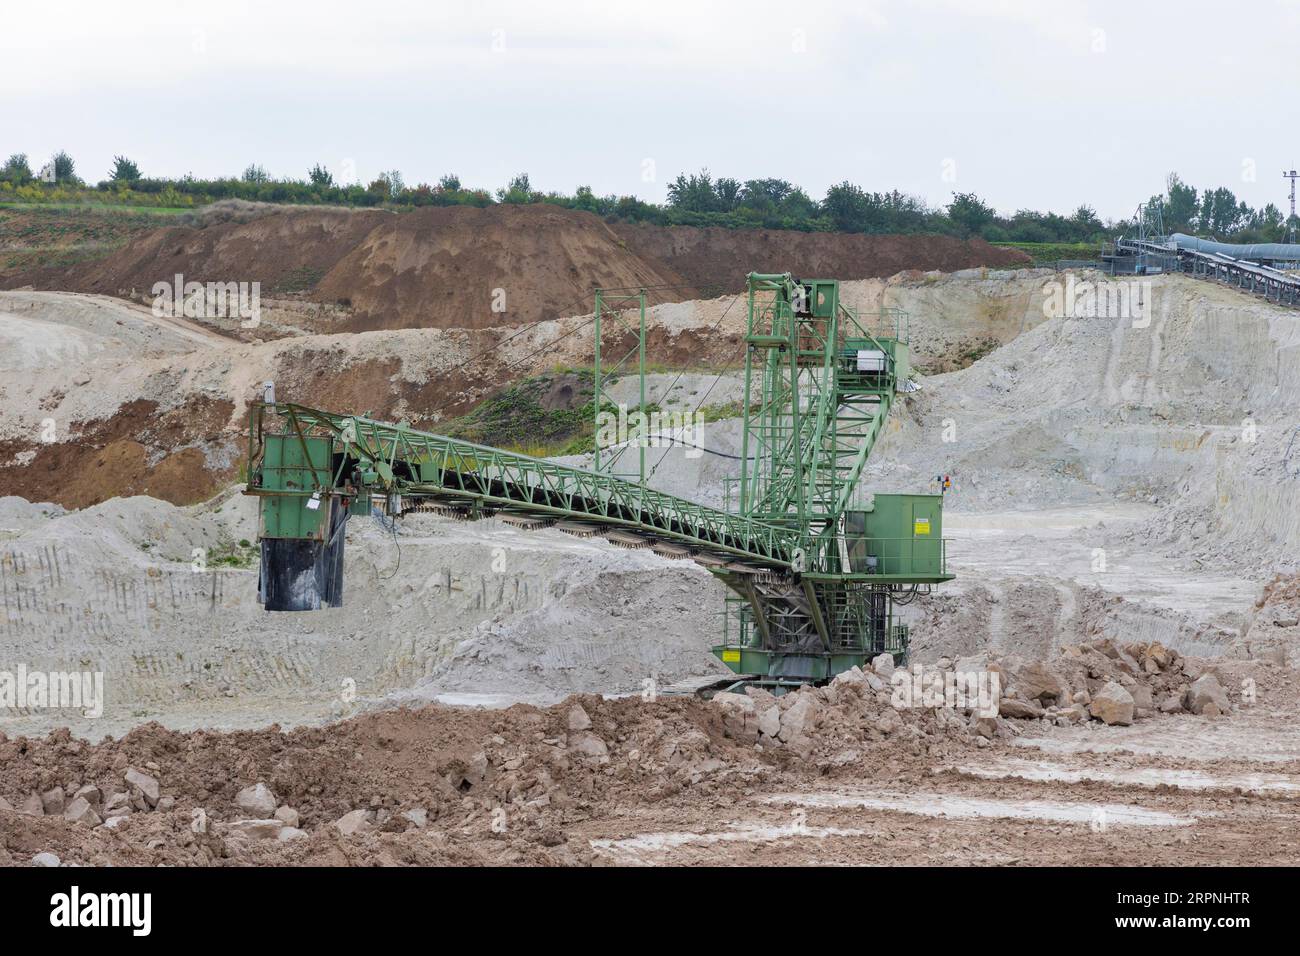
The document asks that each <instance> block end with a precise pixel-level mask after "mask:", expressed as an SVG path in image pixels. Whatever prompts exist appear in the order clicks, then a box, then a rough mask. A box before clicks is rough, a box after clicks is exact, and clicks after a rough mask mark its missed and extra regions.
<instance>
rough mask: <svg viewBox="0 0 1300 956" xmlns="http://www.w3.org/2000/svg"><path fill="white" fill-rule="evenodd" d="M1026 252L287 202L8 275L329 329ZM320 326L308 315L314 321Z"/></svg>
mask: <svg viewBox="0 0 1300 956" xmlns="http://www.w3.org/2000/svg"><path fill="white" fill-rule="evenodd" d="M1028 264H1029V259H1028V257H1027V256H1025V255H1024V254H1023V253H1020V252H1016V251H1013V250H1008V249H999V248H995V247H993V246H990V245H988V244H987V243H984V242H981V241H972V242H963V241H961V240H957V239H951V238H946V237H942V236H863V235H847V234H839V233H802V232H781V231H772V230H729V229H720V228H709V229H695V228H690V227H678V226H671V227H660V226H634V225H619V224H615V225H610V224H607V223H606V222H605V221H603V220H602V219H600V218H599V217H597V216H594V215H592V214H591V213H586V212H579V211H577V210H572V209H563V208H560V207H558V206H551V205H547V204H535V205H530V206H512V205H501V206H491V207H488V208H484V209H479V208H472V207H464V206H457V207H446V208H438V207H435V208H424V209H417V210H414V211H412V212H408V213H401V214H396V213H391V212H385V211H378V210H362V211H354V210H346V209H321V208H311V209H276V210H275V211H272V212H268V213H265V214H259V215H258V216H257V217H256V218H253V219H251V220H247V221H211V222H206V224H204V223H201V224H198V225H181V226H169V227H166V228H162V229H158V230H155V231H153V232H150V233H147V234H145V235H143V236H140V237H138V238H136V239H134V240H133V241H131V242H130V243H129V244H128V245H127V246H126V247H125V248H123V249H121V250H119V251H117V252H115V253H113V254H112V255H109V256H107V257H106V258H103V259H99V260H97V261H94V262H82V263H78V264H74V265H70V266H67V267H47V268H42V269H36V270H33V271H28V272H21V273H18V274H15V275H10V276H8V277H5V278H3V279H0V287H3V288H20V287H22V286H26V285H31V286H32V287H34V288H37V289H49V290H62V291H76V292H97V293H102V294H107V295H117V296H129V297H133V298H139V297H140V296H147V294H148V293H149V290H150V289H151V288H152V287H153V285H154V283H156V282H171V281H173V279H174V277H175V275H176V274H178V273H179V274H182V275H184V277H185V279H186V280H187V281H198V282H260V283H261V288H262V295H263V297H264V298H265V297H271V296H277V295H278V296H284V295H292V294H303V295H305V296H307V297H308V298H309V299H311V300H314V301H316V302H320V303H324V304H328V305H342V306H344V307H345V308H347V309H350V312H351V314H350V318H348V319H347V320H346V321H345V322H343V323H341V324H331V326H330V327H329V328H320V329H315V331H329V332H338V331H351V332H361V331H371V330H376V329H407V328H471V329H482V328H490V327H499V326H502V325H517V324H521V323H532V322H537V321H541V320H545V319H553V318H559V317H563V316H567V315H581V314H584V313H585V312H587V311H589V310H590V309H591V299H592V292H593V290H594V289H596V288H606V289H614V288H640V287H645V288H647V289H649V290H650V302H651V304H656V303H660V302H680V301H685V300H689V299H696V298H701V297H704V296H705V295H706V294H708V295H717V294H719V293H721V292H726V291H732V292H734V291H739V290H740V289H741V287H742V286H743V284H744V276H745V274H746V273H748V272H751V271H787V270H788V271H792V272H795V273H796V274H801V275H805V276H810V277H811V276H816V277H824V278H838V279H861V278H870V277H877V276H887V275H893V274H894V273H897V272H900V271H904V270H908V269H919V270H932V269H941V270H953V269H962V268H968V267H975V266H1021V265H1028ZM308 324H310V323H308Z"/></svg>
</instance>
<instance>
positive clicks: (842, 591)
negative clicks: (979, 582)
mask: <svg viewBox="0 0 1300 956" xmlns="http://www.w3.org/2000/svg"><path fill="white" fill-rule="evenodd" d="M634 301H635V303H636V306H634V308H633V310H632V311H633V312H635V311H636V309H637V308H638V307H639V314H636V315H634V316H633V318H634V319H639V325H637V324H636V323H635V322H633V323H631V324H630V325H629V326H628V327H629V328H631V329H632V332H633V335H634V337H635V340H636V346H635V348H636V349H637V350H638V354H639V359H640V361H639V363H638V368H639V373H640V375H641V376H642V392H641V394H642V403H643V407H644V396H645V385H644V375H645V361H644V359H645V329H646V295H645V292H644V290H642V291H641V292H640V294H639V295H637V296H635V297H634ZM611 303H615V304H616V308H619V309H621V308H622V306H624V305H626V304H627V300H626V297H624V298H620V297H619V296H610V295H608V294H603V293H599V292H598V293H597V307H596V312H595V319H596V341H597V348H596V353H597V358H596V361H597V402H596V408H597V413H598V414H599V413H600V410H601V406H602V402H601V400H600V399H601V397H602V394H603V390H602V388H601V381H602V379H601V366H600V363H601V356H600V346H599V343H600V340H601V334H602V333H601V322H600V319H601V317H602V315H605V316H608V315H611V314H613V313H611V312H610V311H609V310H610V308H611V305H610V304H611ZM747 303H748V316H747V320H746V332H745V338H744V346H745V356H746V357H745V367H744V399H743V415H744V431H743V438H742V447H741V454H740V475H739V477H738V481H737V486H738V487H737V493H736V494H735V495H731V496H729V499H728V503H727V507H725V508H711V507H706V506H704V505H700V504H696V503H694V502H691V501H688V500H685V499H683V498H679V497H676V496H673V495H668V494H665V493H663V492H661V491H657V490H655V489H653V488H651V487H649V486H648V485H647V483H646V476H645V466H644V461H645V458H644V448H645V444H646V443H647V441H648V436H646V435H645V434H642V435H641V436H639V437H638V439H637V442H636V444H639V445H640V449H639V450H640V452H641V462H642V464H641V469H640V474H639V476H638V477H637V478H636V479H635V480H630V479H628V478H624V477H619V476H617V475H615V474H613V473H612V469H610V468H608V467H607V468H605V469H603V470H602V469H600V467H599V462H600V456H599V455H597V463H598V467H597V469H596V470H587V469H582V468H575V467H571V466H567V465H561V464H557V463H555V462H553V461H548V460H546V459H540V458H534V457H531V456H528V455H523V454H519V453H517V452H511V451H506V450H503V449H499V448H491V447H486V446H481V445H475V444H473V443H470V442H466V441H462V440H459V439H454V438H448V437H445V436H442V435H436V434H432V433H429V432H424V431H419V430H416V429H413V428H410V427H408V426H406V425H393V424H386V423H383V422H378V421H374V420H372V419H369V418H366V417H363V416H357V415H346V414H336V413H331V412H325V411H320V410H316V409H312V408H306V407H304V406H300V405H295V404H285V403H277V402H275V399H274V395H273V394H268V395H266V396H265V397H264V400H263V401H261V402H257V403H254V405H253V406H252V409H251V412H250V419H249V435H248V476H249V478H248V484H247V488H246V493H247V494H251V495H256V496H258V497H260V498H261V534H260V539H261V574H260V578H259V599H260V600H261V602H262V603H263V605H264V606H265V607H266V609H267V610H268V611H297V610H311V609H317V608H320V607H322V606H338V605H340V604H341V603H342V600H343V546H344V539H345V529H346V525H347V522H348V519H349V517H350V516H353V515H367V516H368V515H371V514H372V512H373V511H375V510H376V509H378V510H381V511H382V513H383V514H385V515H387V516H388V519H389V520H395V519H396V518H397V517H399V516H400V515H403V514H409V513H411V512H420V511H424V512H428V511H432V512H436V513H439V514H443V515H448V516H453V517H457V518H462V519H474V518H479V517H486V516H491V515H500V516H501V517H502V518H503V520H505V521H507V522H509V523H511V524H513V525H515V526H516V527H520V528H526V529H534V528H545V527H558V528H559V529H560V530H564V531H570V532H573V533H579V534H584V535H604V536H607V537H610V538H611V540H615V541H616V542H617V543H619V544H622V545H623V546H625V547H626V546H634V547H636V546H639V547H652V548H654V549H655V550H657V551H659V552H660V553H662V554H665V555H668V556H673V557H690V558H692V559H693V560H695V561H696V562H697V563H699V564H701V565H702V566H704V567H706V568H708V570H709V571H710V572H712V573H713V574H714V575H716V576H717V577H718V578H720V579H721V580H722V581H723V582H725V584H726V585H727V588H728V590H729V594H728V597H727V599H726V607H725V613H724V615H723V621H724V626H723V635H722V640H721V642H720V643H719V644H718V645H716V646H715V647H714V648H713V653H714V654H715V655H716V656H717V657H718V658H719V659H720V660H721V661H722V662H723V663H724V664H726V665H727V666H728V667H729V668H730V669H731V670H732V671H734V672H735V674H736V675H737V676H736V677H735V678H734V679H733V680H731V681H729V682H728V683H730V684H732V685H733V686H734V685H739V684H745V683H753V684H759V685H762V686H766V687H768V688H770V689H772V690H774V691H776V692H778V693H780V692H782V691H784V690H787V689H789V688H792V687H796V686H799V685H801V684H804V683H810V682H812V683H821V682H825V681H827V680H829V679H830V678H832V677H834V676H835V675H836V674H838V673H840V672H842V671H845V670H848V669H850V668H852V667H854V666H863V665H865V664H868V663H870V661H871V659H872V658H873V657H875V656H876V655H879V654H882V653H889V654H892V655H893V656H894V658H895V660H896V661H899V662H902V661H904V660H905V659H906V654H907V643H908V629H907V625H906V624H904V623H902V622H901V621H899V620H898V619H897V616H896V613H895V608H896V606H898V605H900V604H905V603H908V602H909V601H911V600H912V599H913V598H914V597H915V596H916V595H918V594H923V593H927V592H928V591H929V590H930V589H931V588H932V587H933V586H934V585H936V584H939V583H941V582H943V581H948V580H951V579H952V577H953V575H951V574H949V573H948V571H947V554H946V545H945V540H944V538H943V495H942V493H938V494H934V493H911V494H883V493H872V492H870V491H868V490H867V489H866V488H865V487H864V484H863V481H862V477H863V470H864V468H865V466H866V462H867V459H868V457H869V455H870V454H871V450H872V448H873V447H874V446H875V443H876V441H877V440H878V439H879V438H880V436H881V434H882V432H883V429H884V427H885V423H886V421H887V419H888V416H889V411H890V408H891V407H892V405H893V402H894V397H895V395H896V394H897V393H898V392H899V390H900V389H903V388H905V387H906V384H907V382H908V376H909V372H910V366H909V359H908V329H907V316H906V315H905V314H904V313H901V312H898V311H896V310H882V311H880V312H875V313H871V314H869V315H865V314H859V313H857V312H856V311H854V310H852V309H850V308H849V307H847V306H846V305H845V304H844V303H843V302H841V301H840V287H839V283H838V282H837V281H835V280H823V279H811V280H809V279H803V280H801V279H796V278H794V277H793V276H791V275H790V274H789V273H785V274H750V275H749V276H748V291H747ZM638 336H639V337H638ZM607 460H608V458H607ZM732 499H734V500H732Z"/></svg>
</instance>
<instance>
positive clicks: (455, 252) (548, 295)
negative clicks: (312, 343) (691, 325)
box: [315, 204, 697, 331]
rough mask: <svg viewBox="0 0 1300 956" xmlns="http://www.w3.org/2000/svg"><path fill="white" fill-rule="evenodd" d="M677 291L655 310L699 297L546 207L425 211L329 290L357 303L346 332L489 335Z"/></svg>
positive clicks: (354, 255) (589, 225) (608, 237)
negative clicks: (595, 300)
mask: <svg viewBox="0 0 1300 956" xmlns="http://www.w3.org/2000/svg"><path fill="white" fill-rule="evenodd" d="M664 285H668V286H674V287H678V288H674V289H671V290H668V291H667V292H661V293H654V294H652V298H651V302H652V303H656V302H663V301H677V300H680V299H691V298H696V297H697V293H696V290H694V289H693V288H690V287H689V286H688V284H687V283H686V282H685V280H684V279H682V277H681V276H680V275H679V274H678V273H676V272H674V271H671V270H669V269H665V268H664V267H662V266H661V265H660V264H659V263H657V262H655V261H654V260H653V259H648V258H646V257H640V256H637V255H636V254H635V253H634V252H631V251H629V250H628V249H626V248H625V247H624V244H623V243H622V242H620V241H619V238H618V237H617V236H616V235H615V234H614V232H613V231H612V230H611V229H610V227H609V226H607V225H606V224H605V223H604V222H602V221H601V220H600V219H598V218H597V217H596V216H593V215H591V214H589V213H584V212H576V211H574V210H570V209H561V208H559V207H556V206H549V205H545V204H538V205H532V206H496V207H493V208H490V209H475V208H471V207H467V206H456V207H448V208H430V209H419V210H416V211H415V212H411V213H407V214H406V215H403V216H397V217H393V218H392V219H390V220H388V221H386V222H384V223H382V224H381V225H380V226H379V227H377V228H375V229H374V230H372V231H371V232H370V233H369V234H368V235H367V236H366V237H365V239H363V240H362V241H361V243H360V244H359V245H358V246H357V247H356V248H355V249H353V250H352V251H351V252H350V253H349V254H348V255H347V256H346V257H345V258H344V259H343V260H342V261H341V262H339V264H338V265H337V266H336V267H335V268H334V269H332V270H331V271H330V273H329V274H328V275H327V276H325V278H324V279H323V280H322V281H321V283H320V285H319V286H318V287H317V290H316V293H315V295H316V297H317V298H319V299H321V300H323V301H338V300H347V301H349V302H350V303H351V305H352V308H353V310H354V314H353V317H352V319H351V321H350V322H348V323H347V324H346V325H345V328H347V329H349V330H351V331H363V330H369V329H409V328H427V327H429V326H436V327H442V328H457V327H460V328H486V327H489V326H497V325H502V324H518V323H526V322H537V321H541V320H544V319H554V318H559V317H561V316H565V315H576V314H579V313H582V312H585V311H586V310H587V309H589V308H590V307H591V292H592V289H593V288H625V287H640V286H648V287H655V286H664Z"/></svg>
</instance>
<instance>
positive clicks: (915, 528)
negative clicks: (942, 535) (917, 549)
mask: <svg viewBox="0 0 1300 956" xmlns="http://www.w3.org/2000/svg"><path fill="white" fill-rule="evenodd" d="M929 533H930V519H929V518H917V519H916V520H915V521H913V522H912V536H913V537H918V536H920V535H928V534H929Z"/></svg>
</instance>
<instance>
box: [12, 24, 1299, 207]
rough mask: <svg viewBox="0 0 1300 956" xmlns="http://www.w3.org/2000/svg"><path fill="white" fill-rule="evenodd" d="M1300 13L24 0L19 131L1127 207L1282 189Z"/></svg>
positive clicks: (594, 174)
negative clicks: (1186, 188)
mask: <svg viewBox="0 0 1300 956" xmlns="http://www.w3.org/2000/svg"><path fill="white" fill-rule="evenodd" d="M1297 40H1300V2H1296V0H1256V2H1248V3H1230V4H1225V3H1222V2H1217V3H1208V2H1189V0H1183V2H1179V3H1177V4H1168V3H1140V2H1135V0H1129V2H1109V0H859V2H853V3H849V2H846V3H844V4H829V3H819V2H812V0H799V2H784V3H772V2H767V0H749V2H746V3H736V4H722V3H716V4H715V3H708V2H705V0H689V2H683V0H645V2H638V3H620V2H616V0H605V2H592V3H578V2H563V3H561V2H555V3H546V2H540V0H539V2H532V3H527V2H521V3H508V2H459V0H452V2H438V0H429V2H405V0H383V2H378V3H363V2H356V0H353V2H346V3H344V2H333V0H313V2H310V3H306V2H303V3H299V2H293V3H290V2H280V3H277V2H275V0H260V2H245V0H206V2H200V0H190V2H185V0H166V2H155V0H142V2H135V3H105V2H103V0H64V2H62V3H59V4H46V3H35V2H21V3H19V2H16V0H15V2H11V3H6V4H5V9H4V11H3V29H2V30H0V153H3V154H4V155H5V156H7V155H8V154H9V153H12V152H26V153H28V154H29V155H30V157H31V159H32V161H33V166H36V165H39V163H41V162H44V161H45V160H46V159H48V157H49V156H50V155H51V154H52V153H53V152H54V151H55V150H58V149H66V150H68V152H69V153H71V154H72V156H73V158H74V159H75V160H76V164H77V172H78V173H79V174H80V175H81V176H82V177H83V178H85V179H87V180H88V181H90V182H95V181H98V180H100V179H102V178H105V177H106V176H107V174H108V170H109V167H110V166H111V163H112V158H113V156H114V154H125V155H127V156H129V157H130V158H132V159H133V160H135V161H136V162H137V163H138V164H139V166H140V168H141V170H142V172H143V173H144V174H145V175H165V176H178V175H183V174H184V173H187V172H191V173H193V174H194V175H195V176H199V177H211V176H217V175H230V174H237V173H238V172H240V171H241V170H243V169H244V167H246V166H247V165H248V164H249V163H253V162H257V163H261V164H262V165H264V166H265V167H266V168H267V169H268V171H270V172H271V174H272V175H275V176H289V177H295V178H305V176H306V172H307V170H308V168H309V167H310V166H311V165H312V164H313V163H317V162H319V163H322V164H324V165H325V166H327V167H328V168H330V169H331V170H333V171H334V173H335V176H336V178H342V177H344V176H346V177H347V178H353V179H360V180H361V181H364V182H369V181H370V180H371V179H373V178H374V177H375V175H376V174H377V173H379V172H380V171H381V170H386V169H394V168H395V169H398V170H400V171H401V172H402V174H403V177H404V179H405V181H406V182H407V184H408V185H415V184H416V183H419V182H423V181H427V182H430V183H433V182H436V181H437V178H438V177H439V176H441V175H442V174H444V173H448V172H454V173H456V174H458V175H459V176H460V177H461V180H462V181H463V182H464V183H465V184H466V185H474V186H485V187H489V188H495V187H497V186H500V185H503V184H504V183H505V181H506V180H507V179H508V178H509V177H510V176H511V175H513V174H515V173H518V172H527V173H528V174H529V176H530V177H531V180H532V184H533V187H534V188H538V189H548V190H549V189H555V190H561V191H563V192H570V193H571V192H572V191H573V190H574V188H575V187H577V186H579V185H590V186H591V187H592V188H593V189H594V190H595V191H596V192H597V193H600V194H604V193H618V194H627V193H633V194H636V195H638V196H641V197H642V198H645V199H650V200H662V199H663V197H664V191H665V186H666V184H667V182H668V181H670V180H671V179H672V178H673V177H674V176H676V175H677V173H679V172H689V171H693V170H698V169H699V168H701V167H705V166H707V167H708V168H709V169H710V170H711V171H712V172H713V173H714V174H715V175H727V176H732V177H735V178H737V179H742V180H743V179H749V178H755V177H763V176H775V177H780V178H783V179H788V180H790V181H792V182H795V183H797V184H799V185H801V186H803V187H804V188H805V189H806V190H807V191H808V192H809V193H810V194H811V195H813V196H814V197H815V198H820V197H821V195H822V194H823V193H824V191H825V189H826V187H827V186H829V185H831V184H833V183H835V182H838V181H841V180H843V179H848V180H851V181H853V182H856V183H858V184H860V185H862V186H864V187H866V188H868V189H872V190H885V189H894V188H897V189H900V190H903V191H905V192H910V193H914V194H917V195H920V196H922V197H924V198H925V199H926V200H928V201H929V202H931V203H933V204H936V205H937V204H942V203H945V202H946V201H947V200H948V199H949V198H950V196H951V194H952V192H954V191H963V192H967V191H972V192H975V193H977V194H979V195H980V196H981V197H983V198H984V199H985V200H986V201H988V202H991V203H992V204H993V205H994V206H996V207H997V208H998V209H999V211H1001V212H1004V213H1009V212H1012V211H1014V210H1015V209H1018V208H1026V207H1027V208H1033V209H1052V210H1055V211H1059V212H1067V211H1072V210H1073V209H1074V208H1076V207H1077V206H1078V205H1079V204H1081V203H1088V204H1090V205H1092V206H1093V207H1094V208H1095V209H1096V210H1097V211H1098V213H1099V214H1101V215H1102V216H1103V217H1127V216H1129V215H1131V213H1132V211H1133V208H1134V207H1135V206H1136V205H1137V203H1138V202H1139V201H1141V200H1142V199H1144V198H1146V197H1147V196H1150V195H1151V194H1153V193H1155V192H1158V191H1160V190H1161V188H1162V186H1163V182H1164V179H1165V176H1166V174H1168V173H1169V172H1171V171H1177V172H1178V173H1179V174H1180V175H1181V176H1182V177H1183V178H1184V179H1185V180H1187V181H1189V182H1191V183H1192V184H1193V185H1196V186H1199V187H1204V186H1207V185H1225V186H1228V187H1229V188H1231V189H1233V191H1234V192H1236V193H1237V194H1238V196H1239V197H1241V198H1243V199H1245V200H1246V201H1248V202H1249V203H1251V205H1262V204H1264V203H1266V202H1270V201H1272V202H1275V203H1277V205H1278V206H1279V207H1283V205H1284V203H1285V199H1286V184H1285V182H1284V181H1283V180H1282V178H1281V173H1282V170H1283V169H1284V168H1287V169H1289V168H1291V166H1292V165H1300V143H1297V142H1296V138H1297V137H1296V133H1295V122H1294V120H1295V117H1296V115H1297V112H1298V110H1300V108H1297V107H1296V105H1295V95H1296V92H1297V89H1298V86H1297V82H1296V80H1297V76H1296V73H1297V69H1298V64H1300V57H1297V55H1296V45H1297Z"/></svg>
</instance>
